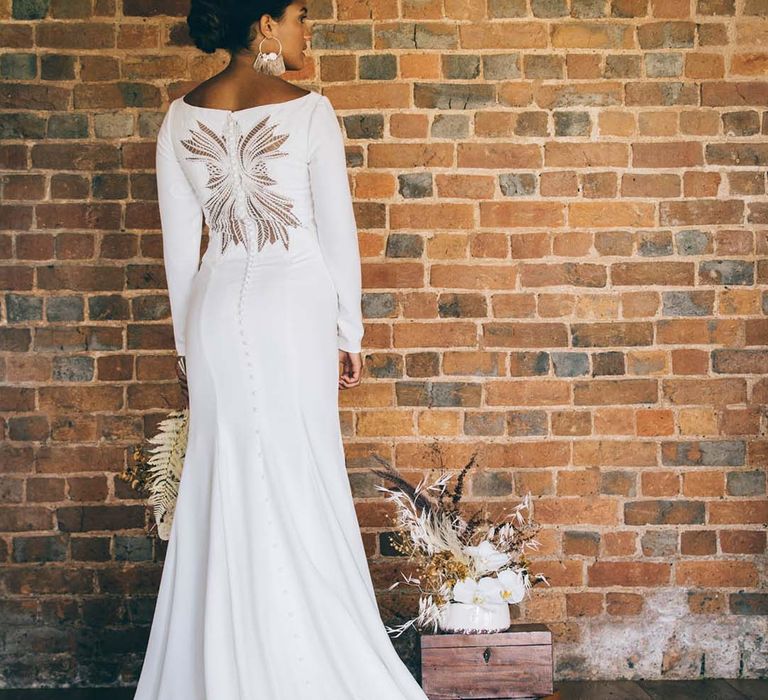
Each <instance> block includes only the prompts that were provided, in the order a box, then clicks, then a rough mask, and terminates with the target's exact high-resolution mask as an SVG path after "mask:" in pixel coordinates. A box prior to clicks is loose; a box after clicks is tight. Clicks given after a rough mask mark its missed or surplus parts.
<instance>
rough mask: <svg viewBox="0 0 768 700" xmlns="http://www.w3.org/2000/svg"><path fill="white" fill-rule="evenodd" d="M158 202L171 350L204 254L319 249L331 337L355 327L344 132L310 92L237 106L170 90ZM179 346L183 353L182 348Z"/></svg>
mask: <svg viewBox="0 0 768 700" xmlns="http://www.w3.org/2000/svg"><path fill="white" fill-rule="evenodd" d="M156 157H157V182H158V203H159V208H160V217H161V223H162V229H163V249H164V250H163V252H164V261H165V268H166V277H167V280H168V292H169V295H170V299H171V312H172V315H173V322H174V335H175V337H176V347H177V350H178V351H180V352H181V350H183V346H184V340H183V323H184V314H185V308H186V304H187V300H188V297H189V290H190V287H191V281H192V278H193V277H194V275H195V274H196V272H197V270H198V266H199V262H200V261H199V248H200V239H201V233H202V223H203V221H205V222H206V223H207V224H208V229H209V234H210V239H209V243H208V248H207V249H206V253H205V259H206V260H207V261H208V262H212V263H214V264H219V263H220V262H222V261H227V260H232V261H233V262H236V261H239V260H241V259H242V260H243V261H247V266H248V269H249V270H250V269H253V267H254V266H258V265H262V264H264V265H273V264H278V265H290V264H292V262H294V261H299V259H301V260H306V259H307V258H308V257H309V256H312V255H314V256H322V258H323V261H324V263H325V265H326V266H327V270H328V273H329V274H330V276H331V279H332V281H333V284H334V287H335V289H336V292H337V295H338V301H339V343H340V347H344V349H352V350H353V351H355V352H359V346H360V340H361V338H362V334H363V324H362V312H361V303H360V302H361V300H360V297H361V270H360V256H359V248H358V241H357V226H356V222H355V216H354V210H353V205H352V194H351V191H350V187H349V180H348V176H347V169H346V156H345V150H344V137H343V134H342V132H341V128H340V125H339V122H338V119H337V117H336V114H335V112H334V109H333V106H332V105H331V103H330V101H329V100H328V98H327V97H325V96H324V95H321V94H319V93H317V92H313V91H311V92H308V93H307V94H305V95H303V96H301V97H298V98H294V99H292V100H287V101H285V102H279V103H273V104H265V105H256V106H253V107H248V108H245V109H240V110H227V109H215V108H209V107H199V106H196V105H191V104H189V103H187V102H186V101H185V100H184V99H183V98H182V97H179V98H177V99H175V100H173V101H172V102H171V104H170V106H169V108H168V111H167V113H166V115H165V118H164V119H163V122H162V124H161V125H160V130H159V132H158V137H157V153H156ZM181 354H183V353H181Z"/></svg>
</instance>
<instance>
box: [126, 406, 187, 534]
mask: <svg viewBox="0 0 768 700" xmlns="http://www.w3.org/2000/svg"><path fill="white" fill-rule="evenodd" d="M188 431H189V409H188V408H184V409H182V410H180V411H172V412H171V413H169V414H168V415H167V416H166V418H165V419H164V420H162V421H161V422H160V424H159V425H158V432H157V433H156V434H155V435H154V436H152V437H151V438H148V439H147V441H146V444H144V445H142V446H140V447H137V448H135V449H134V451H133V462H134V463H133V465H132V466H129V467H127V468H126V469H124V470H123V471H122V472H121V473H120V474H118V475H117V476H118V478H120V479H122V480H123V481H126V482H128V483H129V484H130V486H131V488H133V489H134V490H135V491H137V492H138V493H140V494H142V495H143V496H145V497H147V499H148V502H149V504H150V505H151V506H152V508H153V513H154V517H155V526H156V527H157V536H158V537H159V538H160V539H161V540H167V539H168V538H169V537H170V535H171V525H172V524H173V513H174V510H175V507H176V497H177V496H178V494H179V482H180V481H181V471H182V468H183V466H184V455H185V454H186V451H187V436H188Z"/></svg>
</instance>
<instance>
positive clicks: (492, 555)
mask: <svg viewBox="0 0 768 700" xmlns="http://www.w3.org/2000/svg"><path fill="white" fill-rule="evenodd" d="M464 551H465V552H467V554H469V555H470V556H471V557H472V558H474V560H475V568H476V569H477V573H478V574H484V573H485V572H487V571H497V570H498V569H500V568H501V567H502V566H504V564H506V563H507V562H508V561H509V554H505V553H504V552H500V551H499V550H497V549H496V547H494V546H493V545H492V544H491V543H490V542H489V541H488V540H483V541H482V542H481V543H480V544H479V545H478V546H477V547H465V548H464Z"/></svg>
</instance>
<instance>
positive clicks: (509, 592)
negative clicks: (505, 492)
mask: <svg viewBox="0 0 768 700" xmlns="http://www.w3.org/2000/svg"><path fill="white" fill-rule="evenodd" d="M433 449H434V446H433ZM438 455H439V459H440V462H441V466H442V455H440V453H439V450H438ZM375 458H376V459H377V461H379V462H380V463H382V464H383V465H384V468H383V469H372V470H371V471H373V472H374V473H375V474H376V475H377V476H380V477H382V478H384V479H386V480H387V481H389V482H391V484H393V487H392V488H388V487H386V486H381V485H377V486H376V489H378V490H379V491H383V492H385V493H386V494H388V495H387V500H389V501H391V502H393V503H394V504H395V505H396V507H397V518H396V526H395V538H393V539H394V541H393V546H394V547H395V549H396V550H397V551H399V552H400V553H402V554H403V555H405V556H407V557H408V560H409V561H412V562H413V565H414V569H415V572H416V574H417V575H415V576H414V575H405V574H403V578H404V582H405V583H406V584H408V585H411V586H415V587H416V588H418V590H419V593H420V595H419V612H418V615H416V617H414V618H412V619H410V620H408V621H407V622H405V623H403V624H402V625H399V626H397V627H389V626H388V627H387V632H388V633H390V634H394V635H395V636H399V635H401V634H402V633H403V632H405V631H406V630H407V629H408V628H409V627H414V628H416V629H419V630H424V629H426V628H427V627H429V626H430V625H431V626H432V629H433V631H435V632H436V631H437V630H438V628H442V629H443V630H445V631H453V632H465V633H478V632H498V631H502V630H505V629H507V628H508V627H509V625H510V614H509V606H510V604H513V605H516V604H518V603H520V602H521V601H522V600H523V599H524V598H525V596H526V594H527V593H528V591H529V589H531V588H532V587H533V586H534V585H536V584H537V583H540V582H544V583H546V584H547V585H549V582H548V581H547V579H546V578H545V577H544V576H543V575H541V574H536V575H533V576H532V575H531V573H530V570H529V562H528V560H527V558H526V556H525V553H526V550H527V549H533V550H536V549H538V547H539V542H538V541H537V540H536V539H535V535H536V533H537V532H538V530H539V529H540V527H539V525H538V524H537V523H536V522H535V521H534V520H533V519H532V516H531V514H530V494H527V495H526V496H525V498H524V499H523V501H522V502H521V503H519V504H518V505H516V506H515V507H514V508H513V509H512V512H511V518H510V519H508V520H506V521H505V522H500V523H494V522H491V521H490V520H489V519H488V518H487V509H483V510H482V514H481V511H478V512H476V513H474V514H473V515H472V516H471V517H469V518H467V519H465V518H464V517H463V516H462V514H461V512H460V502H461V499H462V495H463V492H464V480H465V478H466V476H467V474H468V473H469V471H470V469H472V467H474V466H475V464H476V454H473V455H472V457H471V459H470V460H469V462H468V463H467V464H466V465H465V466H464V467H463V468H462V469H461V471H460V472H459V474H458V477H457V479H456V486H455V488H454V490H453V491H452V492H451V491H449V490H448V487H447V484H448V482H449V481H450V480H451V478H452V474H451V473H450V472H449V471H447V470H445V468H443V469H442V470H441V473H440V474H439V475H438V476H437V478H434V479H433V480H431V481H430V480H428V477H426V476H425V477H424V478H423V479H422V480H421V481H420V482H419V483H418V484H417V485H416V486H412V485H411V484H410V483H409V482H408V481H406V479H404V478H403V477H402V475H401V474H400V473H399V472H398V471H397V470H396V469H395V468H394V467H392V466H391V465H389V464H388V463H387V462H385V461H384V460H382V459H381V458H379V457H375ZM524 512H525V513H526V515H523V513H524ZM400 583H403V581H396V582H395V583H393V584H392V585H391V586H390V590H392V589H393V588H395V587H396V586H397V585H399V584H400Z"/></svg>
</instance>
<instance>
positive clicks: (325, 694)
mask: <svg viewBox="0 0 768 700" xmlns="http://www.w3.org/2000/svg"><path fill="white" fill-rule="evenodd" d="M157 182H158V200H159V207H160V215H161V224H162V234H163V245H164V257H165V267H166V273H167V282H168V291H169V296H170V302H171V312H172V318H173V329H174V334H175V342H176V350H177V352H178V353H179V354H180V355H185V356H186V363H187V375H188V382H189V393H190V428H189V442H188V447H187V455H186V459H185V462H184V469H183V472H182V478H181V483H180V485H179V493H178V498H177V502H176V510H175V514H174V519H173V526H172V529H171V533H170V539H169V541H168V547H167V552H166V557H165V564H164V568H163V573H162V579H161V582H160V587H159V593H158V598H157V605H156V608H155V612H154V619H153V621H152V627H151V631H150V635H149V642H148V648H147V652H146V656H145V659H144V665H143V667H142V670H141V676H140V679H139V683H138V687H137V690H136V694H135V696H134V697H135V700H426V697H427V696H426V695H425V694H424V692H423V691H422V689H421V687H420V686H419V684H418V683H417V682H416V680H415V679H414V677H413V676H412V675H411V673H410V671H409V670H408V668H407V667H406V666H405V665H404V664H403V662H402V661H401V660H400V657H399V656H398V654H397V652H396V651H395V648H394V647H393V645H392V641H391V639H390V637H389V636H388V634H387V632H386V629H385V627H384V624H383V622H382V620H381V617H380V615H379V611H378V607H377V604H376V598H375V595H374V590H373V584H372V581H371V576H370V572H369V569H368V563H367V559H366V554H365V550H364V547H363V541H362V536H361V534H360V530H359V526H358V520H357V516H356V512H355V509H354V504H353V500H352V493H351V489H350V484H349V480H348V476H347V472H346V466H345V463H344V452H343V445H342V439H341V432H340V426H339V416H338V391H339V389H338V349H339V348H341V349H344V350H348V351H351V352H359V351H360V343H361V340H362V336H363V323H362V313H361V299H360V295H361V280H360V276H361V273H360V256H359V250H358V243H357V230H356V225H355V219H354V214H353V209H352V198H351V193H350V189H349V182H348V179H347V170H346V161H345V154H344V142H343V137H342V133H341V129H340V127H339V123H338V121H337V117H336V114H335V112H334V109H333V106H332V105H331V103H330V101H329V100H328V98H327V97H325V96H324V95H320V94H319V93H316V92H313V91H311V92H309V93H307V94H305V95H303V96H302V97H299V98H294V99H291V100H289V101H287V102H282V103H273V104H266V105H259V106H255V107H250V108H247V109H241V110H236V111H230V110H223V109H214V108H207V107H198V106H194V105H191V104H189V103H187V102H185V101H184V100H183V98H178V99H176V100H174V101H173V102H172V103H171V104H170V107H169V109H168V111H167V113H166V115H165V118H164V120H163V122H162V125H161V127H160V131H159V134H158V140H157ZM203 216H204V217H205V221H206V222H207V224H208V227H209V231H210V237H209V244H208V247H207V249H206V252H205V254H204V256H203V258H202V262H200V261H199V250H200V242H201V230H202V221H203Z"/></svg>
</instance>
